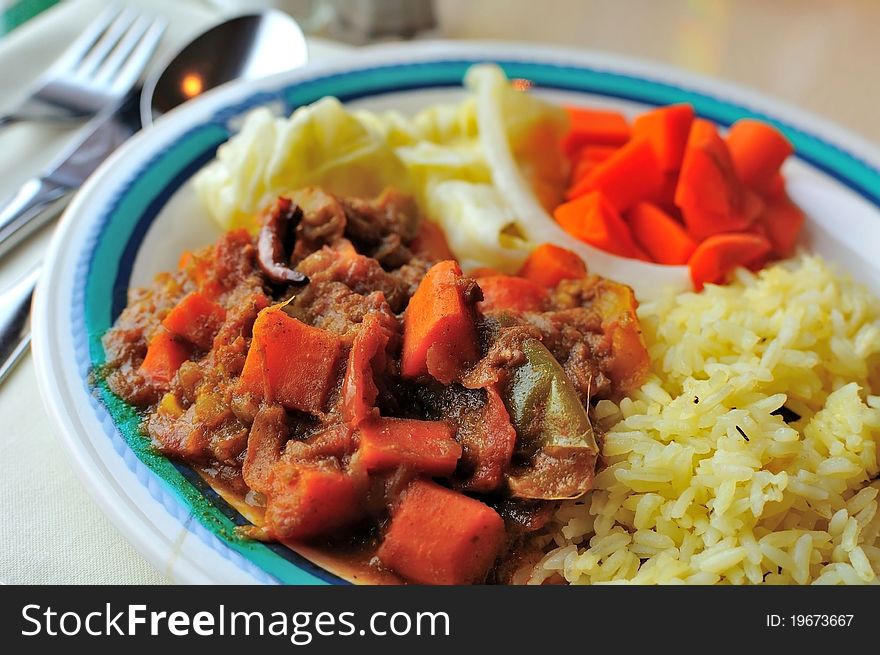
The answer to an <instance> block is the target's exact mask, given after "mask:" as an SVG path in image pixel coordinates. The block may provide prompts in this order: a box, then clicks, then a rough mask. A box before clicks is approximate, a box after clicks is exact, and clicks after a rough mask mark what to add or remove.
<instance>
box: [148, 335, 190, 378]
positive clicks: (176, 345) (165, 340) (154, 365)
mask: <svg viewBox="0 0 880 655" xmlns="http://www.w3.org/2000/svg"><path fill="white" fill-rule="evenodd" d="M189 355H190V352H189V348H188V347H187V345H186V344H185V343H184V342H183V341H180V340H179V339H177V338H176V337H175V336H174V335H173V334H171V333H170V332H168V331H167V330H160V331H159V332H157V333H156V335H155V336H154V337H153V338H152V339H150V344H149V346H147V355H146V357H144V361H143V363H141V367H140V369H139V371H140V373H141V375H143V376H144V378H146V379H147V381H148V382H150V383H151V384H153V385H154V386H157V387H161V388H167V387H168V385H170V384H171V380H173V379H174V374H175V373H177V369H179V368H180V365H181V364H183V363H184V362H185V361H186V360H187V359H189Z"/></svg>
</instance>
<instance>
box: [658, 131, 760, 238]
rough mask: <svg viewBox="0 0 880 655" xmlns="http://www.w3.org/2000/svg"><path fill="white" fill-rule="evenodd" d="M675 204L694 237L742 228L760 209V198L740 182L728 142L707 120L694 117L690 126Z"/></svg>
mask: <svg viewBox="0 0 880 655" xmlns="http://www.w3.org/2000/svg"><path fill="white" fill-rule="evenodd" d="M675 204H676V205H677V206H678V207H679V208H680V209H681V212H682V215H683V216H684V222H685V225H686V226H687V228H688V231H689V232H690V233H691V235H693V236H694V237H696V238H697V239H704V238H705V237H708V236H711V235H713V234H718V233H721V232H737V231H742V230H745V229H746V228H748V226H749V225H751V224H752V222H753V221H754V220H755V219H756V218H757V217H758V214H759V213H760V212H761V205H762V203H761V201H760V199H759V198H758V197H757V196H755V194H754V193H751V192H750V191H748V190H747V189H746V188H745V187H743V185H742V184H741V183H740V181H739V178H738V177H737V175H736V171H735V170H734V168H733V162H732V160H731V158H730V153H729V152H728V150H727V145H726V144H725V143H724V140H723V139H722V138H721V136H720V135H719V134H718V129H717V128H716V127H715V125H713V124H712V123H710V122H709V121H705V120H701V119H697V120H695V121H694V123H693V126H692V127H691V133H690V137H689V138H688V143H687V148H686V149H685V153H684V159H683V160H682V164H681V173H680V174H679V178H678V186H677V187H676V190H675Z"/></svg>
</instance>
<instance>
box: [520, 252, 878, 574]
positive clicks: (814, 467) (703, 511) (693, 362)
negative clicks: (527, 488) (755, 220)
mask: <svg viewBox="0 0 880 655" xmlns="http://www.w3.org/2000/svg"><path fill="white" fill-rule="evenodd" d="M639 315H640V318H641V320H642V323H643V329H644V333H645V339H646V342H647V344H648V347H649V350H650V352H651V357H652V361H653V369H654V372H653V374H652V376H651V377H650V379H649V380H648V381H647V382H646V383H645V384H644V386H643V387H642V388H641V389H640V390H639V391H638V392H637V393H636V394H635V395H634V396H633V397H632V398H627V399H624V400H623V401H622V402H621V403H620V404H619V405H615V404H614V403H612V402H610V401H601V402H599V404H598V405H597V407H596V409H595V419H596V421H597V422H599V423H600V424H601V425H602V426H603V427H605V428H606V429H607V434H606V437H605V441H604V445H603V457H604V461H605V464H606V468H604V469H603V470H601V472H600V473H599V474H598V475H597V477H596V484H595V487H596V488H595V491H593V492H592V493H591V494H588V495H587V496H586V497H585V498H584V499H583V500H581V501H576V502H570V503H566V504H564V505H563V506H562V507H561V508H560V509H559V511H558V512H557V515H556V523H555V524H554V528H555V529H554V532H553V535H552V541H551V542H550V543H549V544H548V546H547V550H548V552H547V555H546V556H545V557H544V558H543V560H541V562H540V563H539V564H538V565H537V567H536V568H535V569H534V570H532V571H530V572H529V575H530V578H529V580H528V581H529V582H531V583H540V582H542V581H544V580H545V579H547V578H550V577H552V576H554V575H555V574H558V575H561V576H563V577H564V578H565V579H566V580H567V581H569V582H571V583H576V584H595V583H601V582H631V583H644V584H648V583H698V584H715V583H733V584H749V583H762V582H763V583H768V584H808V583H816V584H835V583H838V584H839V583H872V582H873V583H877V580H878V577H877V576H878V573H880V539H878V535H880V512H878V492H880V481H877V480H876V478H877V475H878V469H880V466H878V445H880V444H878V442H880V397H877V396H875V395H873V394H874V393H878V392H880V384H878V379H877V373H876V372H877V371H878V370H880V301H878V299H876V298H875V297H874V296H873V295H871V294H870V293H869V292H868V291H867V290H866V289H865V288H863V287H862V286H860V285H858V284H856V283H854V282H853V281H851V280H850V279H849V278H847V277H843V276H840V275H838V274H836V273H835V272H833V271H832V270H830V269H829V267H828V266H827V265H826V264H825V263H824V262H823V261H822V260H821V259H820V258H818V257H802V258H799V259H797V260H794V261H793V262H789V263H787V264H785V265H776V266H774V267H771V268H768V269H766V270H764V271H763V272H761V273H760V274H759V275H757V276H755V275H752V274H750V273H748V272H746V271H740V272H739V273H738V274H737V277H736V279H735V280H734V282H733V283H732V284H730V285H729V286H708V287H707V288H706V289H705V291H704V292H703V293H701V294H696V293H684V294H678V295H674V294H669V295H667V296H666V297H664V298H663V299H661V300H659V301H656V302H651V303H646V304H643V305H642V306H641V307H640V309H639ZM783 405H785V406H786V407H787V408H788V409H790V410H792V411H794V412H796V413H797V414H799V415H800V416H801V419H800V420H798V421H795V422H793V423H790V424H786V423H785V421H784V420H783V418H782V417H781V416H779V415H777V414H773V412H774V411H775V410H778V409H779V408H780V407H782V406H783ZM872 480H873V481H872Z"/></svg>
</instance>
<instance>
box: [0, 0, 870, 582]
mask: <svg viewBox="0 0 880 655" xmlns="http://www.w3.org/2000/svg"><path fill="white" fill-rule="evenodd" d="M237 1H238V0H201V1H198V0H188V1H184V0H178V1H175V0H127V1H126V2H125V4H132V5H139V6H141V7H142V8H144V9H145V10H148V11H152V12H156V13H163V14H165V15H167V16H169V17H171V18H172V20H171V21H170V26H169V30H168V33H167V34H166V38H165V39H164V41H163V44H162V50H163V51H165V52H167V51H169V50H173V49H175V48H176V47H178V46H179V44H181V43H183V42H185V40H186V39H187V38H188V37H189V36H191V35H193V34H195V33H197V32H199V31H201V30H202V29H203V28H204V27H205V26H206V25H207V24H208V23H210V22H211V21H213V20H215V19H216V17H217V16H218V14H219V12H220V11H222V10H221V9H218V7H235V6H236V3H237ZM104 4H105V3H104V2H102V1H101V0H69V1H68V2H64V3H62V4H61V5H59V6H57V7H55V8H53V9H51V10H49V11H47V12H46V13H44V14H42V15H40V16H39V17H37V18H36V19H34V20H32V21H30V22H29V23H27V24H25V25H24V26H22V27H20V28H18V29H16V30H15V31H14V32H13V33H12V34H11V35H9V36H7V37H4V38H3V39H2V40H0V110H2V109H3V108H4V106H6V105H9V104H11V103H12V102H13V101H14V100H15V99H16V97H17V96H18V95H20V94H21V92H22V91H23V89H24V88H25V86H26V85H27V83H28V82H29V81H30V80H31V79H33V77H34V76H35V75H36V74H37V73H38V72H39V71H41V70H43V69H44V68H45V67H46V66H47V65H48V64H49V63H50V62H51V61H52V60H53V58H54V57H55V56H56V55H57V54H58V53H59V52H60V51H61V50H62V49H63V47H64V45H65V44H66V43H69V42H70V40H71V39H73V38H74V37H75V36H76V34H78V33H79V31H80V30H81V29H82V27H83V26H84V25H85V24H86V23H87V22H88V19H89V18H90V17H91V16H93V15H94V14H95V12H96V11H98V9H99V8H100V7H102V6H103V5H104ZM244 4H245V5H250V6H253V5H254V4H255V3H254V2H244ZM306 4H307V3H306ZM435 5H436V9H437V16H438V19H439V22H440V29H439V30H438V35H439V36H448V37H454V38H503V39H509V40H532V41H543V42H548V43H556V44H560V45H573V46H580V47H586V48H593V49H603V50H608V51H611V52H618V53H623V54H627V55H634V56H639V57H644V58H649V59H653V60H656V61H660V62H664V63H669V64H673V65H677V66H681V67H683V68H686V69H690V70H694V71H697V72H701V73H705V74H710V75H717V76H719V77H723V78H726V79H732V80H734V81H737V82H740V83H743V84H747V85H749V86H752V87H754V88H756V89H758V90H761V91H764V92H767V93H770V94H773V95H776V96H778V97H780V98H782V99H784V100H788V101H789V102H792V103H794V104H797V105H800V106H803V107H804V108H806V109H810V110H813V111H817V112H819V113H821V114H824V115H825V116H827V117H829V118H831V119H832V120H835V121H838V122H840V123H841V124H843V125H844V126H845V127H848V128H850V129H852V130H854V131H856V132H860V133H862V134H863V135H865V136H867V137H868V138H870V139H874V140H875V141H880V122H878V121H877V120H876V115H877V109H876V108H877V107H878V106H880V79H878V76H877V72H876V64H877V62H878V61H880V39H877V25H878V24H880V2H877V1H876V0H834V1H831V0H776V1H775V2H766V0H737V2H732V1H728V0H711V1H709V0H706V1H701V2H695V1H694V0H664V1H663V2H658V1H655V0H626V1H625V2H620V1H618V0H552V1H551V2H533V1H532V0H479V1H476V2H472V1H470V0H435ZM238 6H242V5H240V4H239V5H238ZM311 45H312V55H313V58H315V59H320V58H322V57H330V56H338V55H340V54H342V53H344V52H345V49H344V48H342V47H340V46H334V45H333V44H330V43H328V42H321V41H315V40H312V42H311ZM159 55H160V56H161V55H162V53H161V52H160V53H159ZM67 134H68V133H67V132H65V131H64V129H62V128H52V127H46V126H34V125H19V126H15V127H14V128H11V129H9V130H6V131H5V132H3V133H0V198H2V197H5V196H6V195H7V194H8V193H9V192H10V191H11V190H12V189H14V188H16V187H17V185H18V184H20V183H21V182H22V181H24V180H25V179H27V177H29V176H31V175H33V174H34V173H36V172H37V171H38V170H39V169H40V167H41V165H42V164H45V163H46V162H47V161H48V159H49V157H50V156H51V154H52V153H53V152H54V151H56V150H57V148H58V146H59V143H61V142H63V140H64V138H65V136H66V135H67ZM47 236H48V231H47V233H46V234H42V235H39V236H38V237H37V238H34V239H32V240H31V241H30V242H29V243H28V244H27V246H26V247H24V248H21V249H20V250H19V251H17V252H16V253H15V254H14V256H13V257H11V258H5V259H4V260H3V262H2V266H0V288H2V287H3V286H5V285H6V284H8V283H9V282H11V281H12V280H13V279H15V277H16V276H17V275H19V274H21V273H22V272H23V271H24V270H25V269H26V268H27V267H29V266H30V265H32V263H33V262H34V261H36V259H37V258H38V255H39V253H40V252H41V251H42V250H43V249H44V247H45V243H46V237H47ZM0 426H2V427H0V435H2V444H3V450H2V457H0V497H2V498H4V499H5V500H6V507H7V511H6V515H5V517H4V520H3V522H2V528H0V581H4V582H8V583H48V582H58V583H156V582H163V581H165V579H166V578H165V576H164V575H163V574H162V572H161V571H156V570H154V569H153V568H152V567H151V566H150V565H149V564H148V563H147V562H146V561H145V560H144V559H143V558H142V557H141V556H140V555H139V554H138V553H136V552H135V551H134V549H133V548H132V547H131V546H130V545H129V544H128V543H127V542H126V541H125V540H124V539H123V538H122V536H121V535H120V534H119V533H118V532H117V531H116V529H115V528H114V527H113V526H112V525H111V524H110V523H109V522H108V521H107V520H106V519H105V518H104V517H103V515H102V514H101V512H100V511H99V510H98V508H97V506H96V505H95V504H94V503H93V502H92V500H91V499H90V498H89V497H88V496H87V495H86V493H85V491H84V490H83V488H82V487H81V486H80V484H79V483H78V481H77V480H76V478H75V476H74V474H73V472H72V470H71V469H70V467H69V466H68V465H67V463H66V462H65V461H64V457H63V455H62V453H61V451H60V450H59V449H58V448H57V447H56V445H55V441H54V439H53V435H52V434H51V428H50V426H49V423H48V420H47V417H46V415H45V412H44V410H43V407H42V403H41V401H40V398H39V395H38V393H37V386H36V380H35V378H34V370H33V366H32V363H31V360H30V358H29V357H28V358H27V359H26V360H25V361H24V363H23V365H21V366H20V367H19V368H18V369H17V370H16V371H15V373H14V374H13V375H12V377H11V378H10V379H9V380H8V381H7V382H6V384H4V385H3V387H2V388H0Z"/></svg>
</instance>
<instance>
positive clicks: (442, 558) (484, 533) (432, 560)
mask: <svg viewBox="0 0 880 655" xmlns="http://www.w3.org/2000/svg"><path fill="white" fill-rule="evenodd" d="M503 544H504V521H503V520H502V519H501V517H500V516H499V515H498V513H497V512H496V511H495V510H493V509H492V508H491V507H489V506H487V505H484V504H483V503H481V502H480V501H478V500H474V499H473V498H468V497H467V496H464V495H462V494H459V493H456V492H454V491H450V490H449V489H446V488H445V487H441V486H440V485H438V484H435V483H434V482H429V481H427V480H415V481H414V482H412V483H411V484H410V485H409V487H407V489H406V490H405V491H404V493H403V497H402V499H401V500H400V503H399V505H398V506H397V507H396V509H395V510H394V511H393V512H392V518H391V527H390V528H389V529H388V532H387V533H386V535H385V539H384V541H383V542H382V545H381V546H380V547H379V552H378V556H379V559H380V560H381V561H382V563H383V564H384V565H385V566H387V567H388V568H390V569H392V570H394V571H396V572H397V573H399V574H400V575H402V576H404V577H405V578H408V579H410V580H412V581H413V582H419V583H423V584H438V585H440V584H444V585H451V584H469V583H472V582H480V581H482V580H484V579H485V577H486V575H487V574H488V572H489V569H490V568H491V567H492V565H493V564H494V563H495V559H496V558H497V557H498V554H499V552H500V551H501V547H502V545H503Z"/></svg>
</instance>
